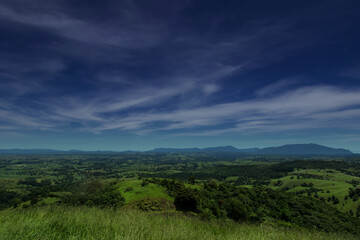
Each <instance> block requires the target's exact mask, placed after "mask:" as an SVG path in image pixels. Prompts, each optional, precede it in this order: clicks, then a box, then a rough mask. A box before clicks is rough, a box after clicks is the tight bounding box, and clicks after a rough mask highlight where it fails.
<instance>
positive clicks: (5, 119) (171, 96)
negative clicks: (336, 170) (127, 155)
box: [0, 0, 360, 152]
mask: <svg viewBox="0 0 360 240" xmlns="http://www.w3.org/2000/svg"><path fill="white" fill-rule="evenodd" d="M359 10H360V2H359V1H357V0H353V1H351V0H349V1H340V0H337V1H332V0H326V1H316V0H314V1H303V0H302V1H296V0H294V1H285V0H283V1H274V0H272V1H265V0H263V1H257V0H251V1H209V0H206V1H186V0H181V1H169V0H161V1H157V0H154V1H147V0H144V1H132V0H127V1H111V0H105V1H104V0H103V1H86V4H85V2H84V1H75V0H73V1H68V0H65V1H64V0H58V1H56V0H54V1H48V0H32V1H25V0H3V1H1V3H0V148H54V149H82V150H94V149H98V150H127V149H133V150H144V149H150V148H154V147H194V146H198V147H205V146H216V145H233V146H236V147H240V148H242V147H243V148H246V147H264V146H276V145H281V144H286V143H309V142H314V143H319V144H324V145H328V146H333V147H344V148H348V149H350V150H353V151H355V152H360V124H359V123H360V46H359V42H360V30H359V26H360V17H359Z"/></svg>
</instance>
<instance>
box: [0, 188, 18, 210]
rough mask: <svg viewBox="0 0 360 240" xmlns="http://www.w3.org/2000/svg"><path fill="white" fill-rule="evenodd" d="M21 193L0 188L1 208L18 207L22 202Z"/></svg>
mask: <svg viewBox="0 0 360 240" xmlns="http://www.w3.org/2000/svg"><path fill="white" fill-rule="evenodd" d="M20 199H21V195H20V194H18V193H17V192H14V191H8V190H3V189H0V210H3V209H6V208H9V207H12V206H14V207H17V205H18V204H19V203H20Z"/></svg>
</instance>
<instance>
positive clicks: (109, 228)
mask: <svg viewBox="0 0 360 240" xmlns="http://www.w3.org/2000/svg"><path fill="white" fill-rule="evenodd" d="M0 239H9V240H10V239H11V240H16V239H21V240H23V239H36V240H41V239H47V240H51V239H61V240H65V239H121V240H127V239H129V240H130V239H131V240H134V239H146V240H152V239H154V240H160V239H184V240H185V239H186V240H189V239H196V240H200V239H206V240H212V239H214V240H222V239H234V240H235V239H236V240H242V239H247V240H248V239H253V240H258V239H263V240H265V239H266V240H271V239H274V240H281V239H284V240H285V239H286V240H291V239H294V240H295V239H309V240H310V239H311V240H314V239H319V240H321V239H324V240H331V239H342V240H346V239H356V238H355V237H352V236H348V235H344V234H332V233H322V232H316V231H307V230H301V229H289V228H279V227H273V226H269V225H260V226H256V225H247V224H237V223H233V222H206V221H201V220H199V219H197V218H195V217H184V216H169V217H167V216H164V215H155V214H146V213H142V212H136V211H122V210H118V211H114V210H110V209H107V210H104V209H98V208H88V207H64V206H49V207H41V208H31V209H26V210H16V209H15V210H6V211H2V212H0Z"/></svg>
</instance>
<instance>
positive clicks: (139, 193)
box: [116, 180, 174, 203]
mask: <svg viewBox="0 0 360 240" xmlns="http://www.w3.org/2000/svg"><path fill="white" fill-rule="evenodd" d="M141 183H142V180H129V181H122V182H119V183H118V184H117V185H116V187H117V188H118V190H119V191H120V192H121V195H122V196H123V197H124V198H125V203H130V202H133V201H136V200H140V199H144V198H163V199H166V200H170V201H173V200H174V199H173V198H172V197H170V196H169V195H168V194H166V192H165V191H166V189H165V188H164V187H161V186H159V185H156V184H154V183H149V184H147V185H145V186H142V185H141Z"/></svg>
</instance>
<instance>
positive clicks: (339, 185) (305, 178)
mask: <svg viewBox="0 0 360 240" xmlns="http://www.w3.org/2000/svg"><path fill="white" fill-rule="evenodd" d="M279 181H280V182H279ZM351 181H357V182H360V178H359V177H356V176H350V175H347V174H344V173H342V172H340V171H337V170H334V169H304V170H297V171H294V172H292V173H290V174H289V176H286V177H282V178H279V179H274V180H272V181H271V183H270V185H269V186H271V187H273V188H274V189H281V190H286V189H288V190H287V191H289V192H303V191H307V190H310V189H311V188H312V189H314V191H313V192H312V193H311V195H312V196H315V192H316V195H317V197H318V198H324V199H325V200H326V201H328V199H329V198H331V197H332V196H334V197H336V198H337V199H338V201H339V202H335V204H334V202H333V201H329V203H330V204H333V205H334V206H335V207H337V208H338V209H339V210H340V211H343V212H349V211H350V210H352V211H353V212H356V209H357V207H358V206H359V205H360V200H359V199H356V198H355V199H351V198H349V197H346V196H348V195H349V188H354V189H355V187H354V186H353V184H351ZM310 184H311V187H310ZM316 189H317V190H316ZM304 194H307V192H306V193H304Z"/></svg>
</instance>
